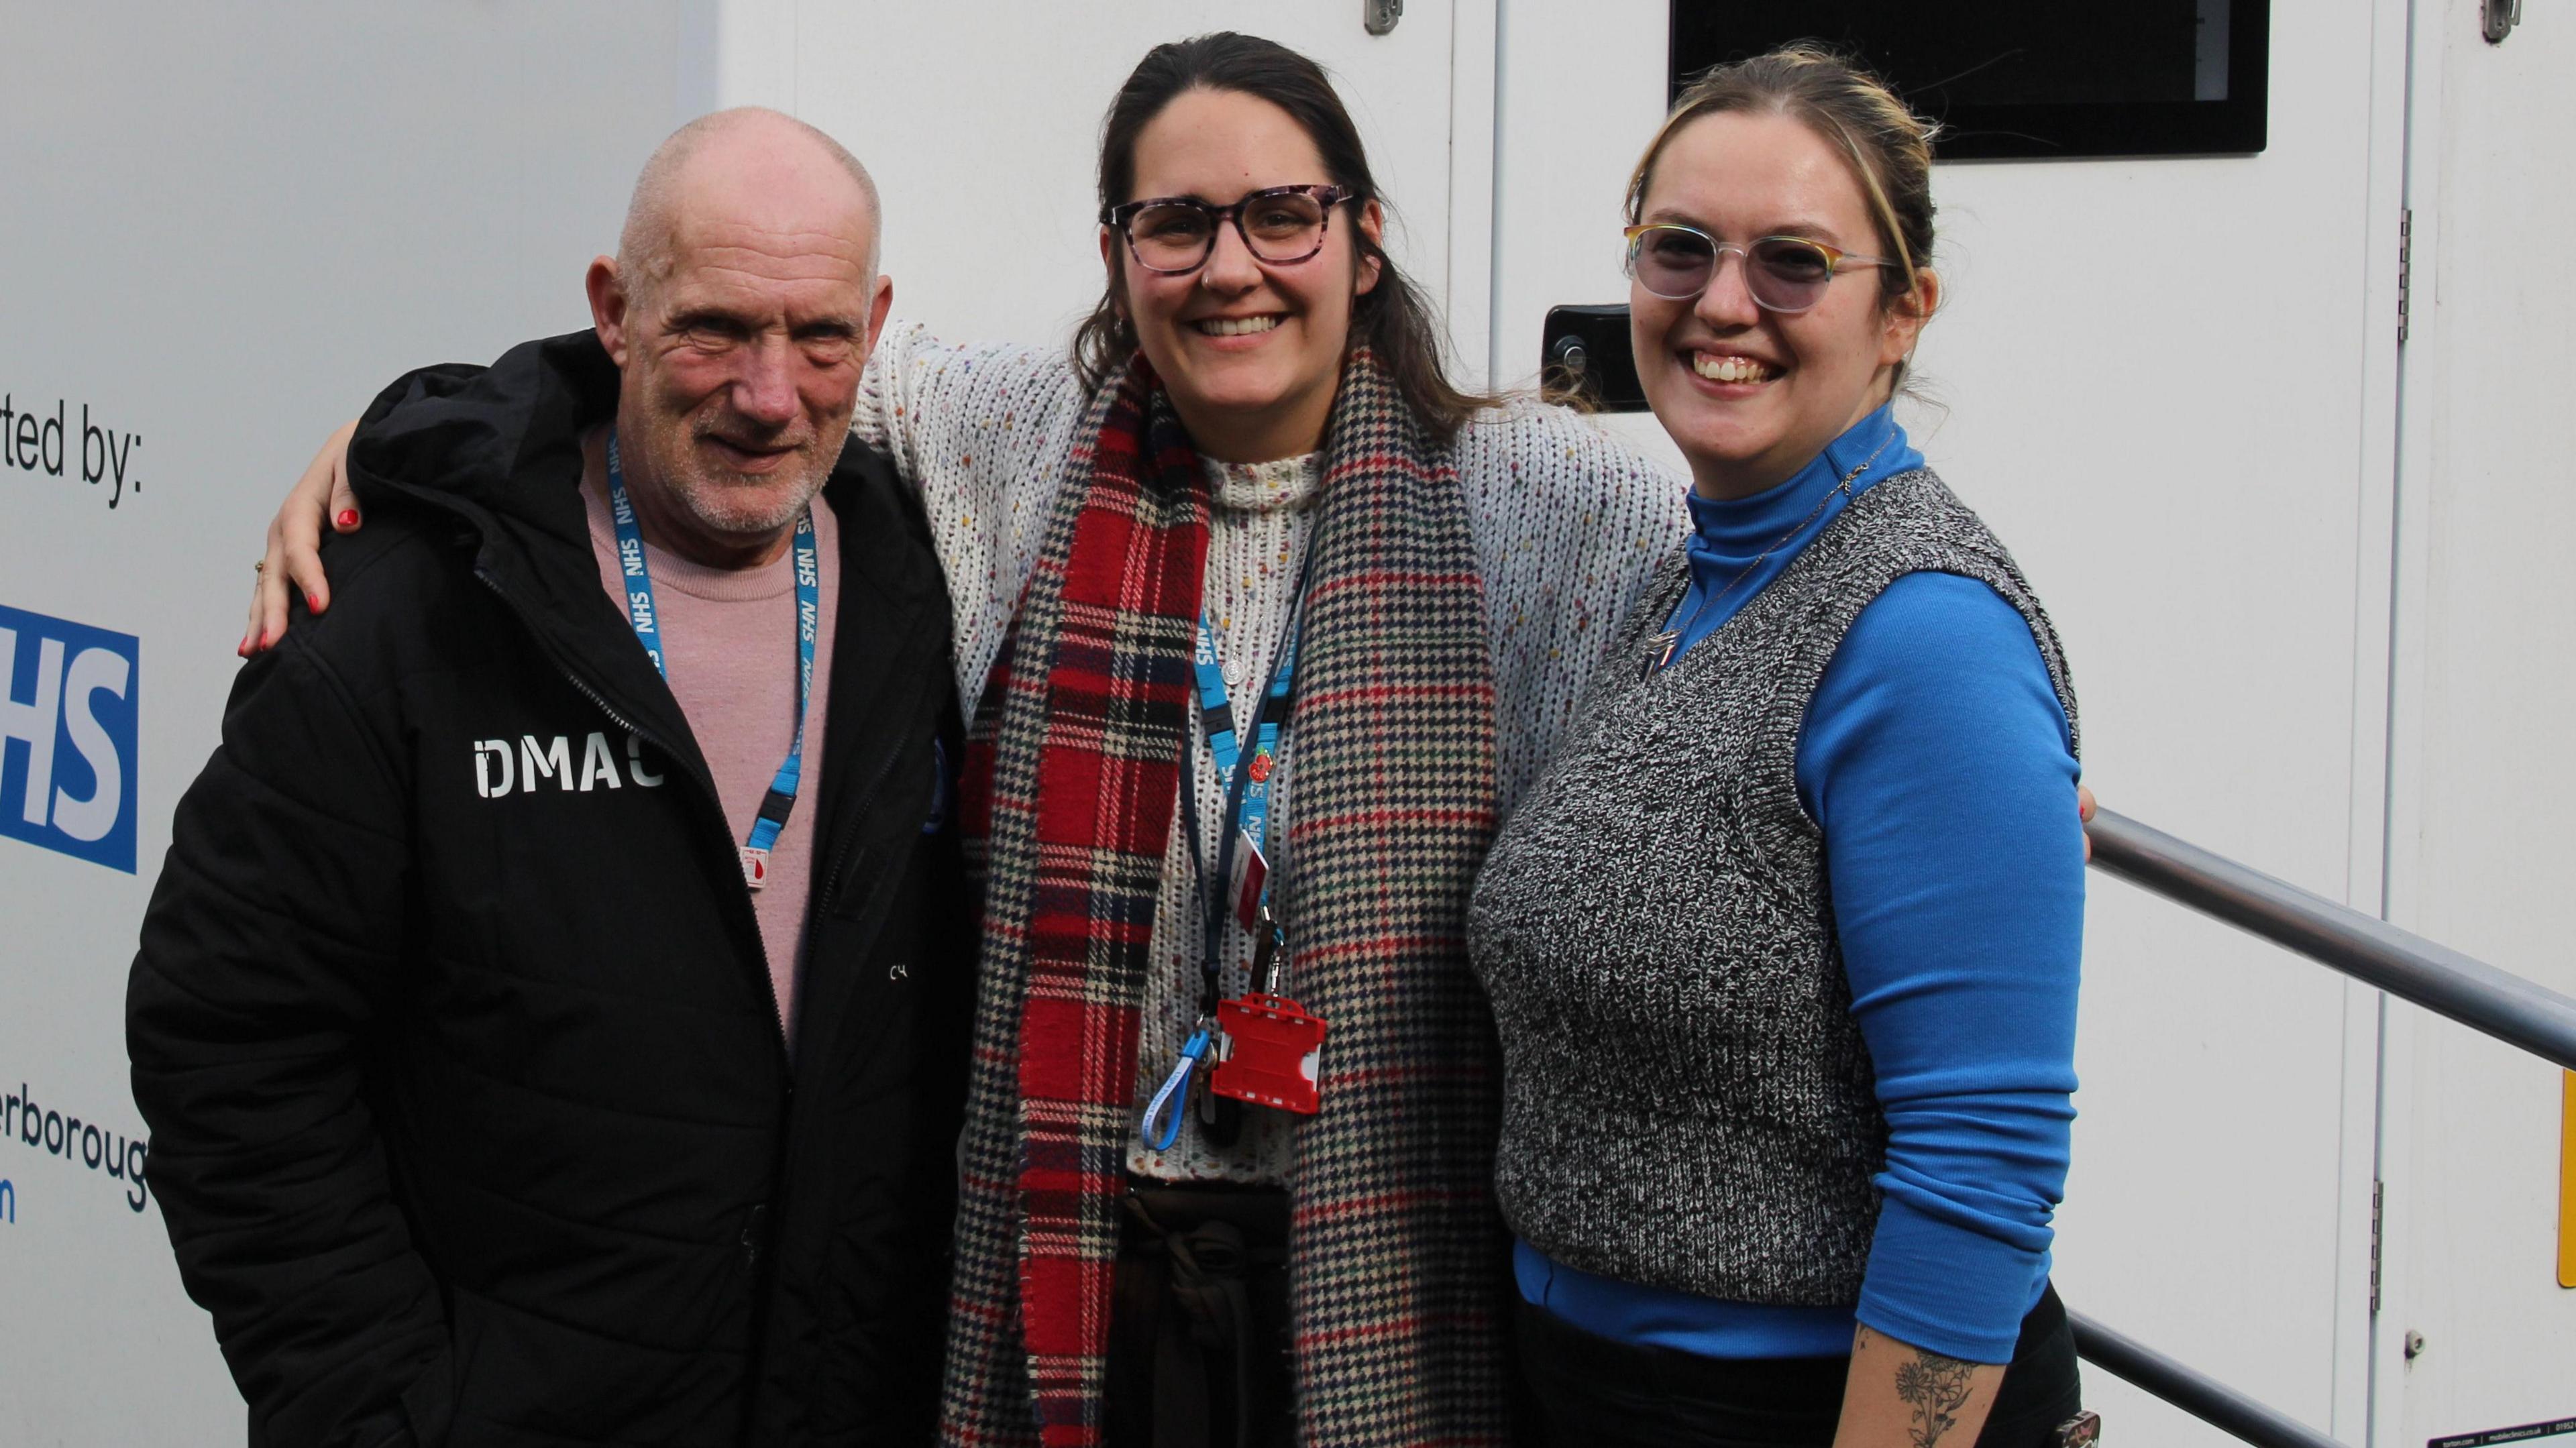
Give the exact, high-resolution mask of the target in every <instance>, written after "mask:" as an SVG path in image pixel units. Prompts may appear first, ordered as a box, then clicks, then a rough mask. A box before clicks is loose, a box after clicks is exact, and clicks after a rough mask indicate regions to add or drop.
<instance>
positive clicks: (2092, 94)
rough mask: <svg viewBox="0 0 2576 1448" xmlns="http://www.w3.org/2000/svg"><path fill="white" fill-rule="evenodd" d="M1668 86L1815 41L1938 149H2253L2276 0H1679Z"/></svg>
mask: <svg viewBox="0 0 2576 1448" xmlns="http://www.w3.org/2000/svg"><path fill="white" fill-rule="evenodd" d="M1672 5H1673V33H1672V86H1673V93H1674V94H1675V95H1679V94H1680V93H1681V89H1682V87H1683V86H1685V85H1687V84H1688V83H1689V82H1690V81H1691V80H1692V79H1694V78H1695V77H1697V76H1698V75H1699V74H1700V73H1701V72H1702V71H1705V70H1707V69H1708V68H1709V67H1710V66H1712V65H1717V64H1721V63H1723V62H1726V61H1730V60H1741V59H1743V58H1745V57H1746V56H1750V55H1758V54H1760V53H1762V52H1763V51H1766V50H1769V49H1771V48H1772V47H1774V46H1777V45H1782V44H1785V43H1787V42H1789V41H1792V40H1801V39H1814V40H1821V41H1824V42H1826V43H1828V44H1831V45H1834V46H1837V47H1839V48H1842V49H1844V50H1846V51H1849V52H1853V53H1856V54H1858V55H1859V56H1860V57H1861V59H1863V60H1864V61H1866V62H1867V63H1868V64H1869V65H1870V67H1871V68H1872V69H1874V70H1876V71H1878V72H1879V73H1880V74H1881V75H1884V76H1886V77H1887V79H1888V80H1889V81H1890V82H1891V83H1893V84H1894V85H1895V86H1896V88H1897V89H1898V90H1900V91H1902V92H1904V94H1905V97H1906V99H1907V100H1908V101H1910V102H1911V103H1912V104H1913V106H1914V108H1915V109H1916V110H1917V111H1920V112H1922V113H1923V114H1925V115H1927V116H1930V117H1932V118H1934V119H1935V120H1938V121H1940V122H1942V124H1943V125H1944V126H1945V127H1946V129H1945V130H1944V132H1943V135H1942V139H1941V143H1940V148H1939V152H1938V154H1939V155H1940V156H1941V157H1942V159H1944V160H1975V159H1984V158H2002V157H2042V156H2208V155H2240V154H2244V153H2247V152H2253V151H2260V150H2262V149H2263V144H2264V83H2265V78H2266V73H2267V71H2268V69H2269V61H2270V52H2271V29H2272V7H2271V4H2270V0H1966V3H1955V4H1937V5H1927V4H1924V3H1922V0H1759V3H1757V0H1672Z"/></svg>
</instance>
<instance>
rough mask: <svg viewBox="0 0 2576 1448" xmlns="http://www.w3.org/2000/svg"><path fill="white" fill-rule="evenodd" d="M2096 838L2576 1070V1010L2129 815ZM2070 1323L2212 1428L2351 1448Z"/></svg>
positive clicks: (2111, 853)
mask: <svg viewBox="0 0 2576 1448" xmlns="http://www.w3.org/2000/svg"><path fill="white" fill-rule="evenodd" d="M2085 833H2086V835H2087V836H2088V837H2090V838H2091V840H2092V842H2093V863H2094V865H2095V866H2096V867H2098V868H2100V869H2102V870H2105V871H2107V872H2109V873H2111V874H2114V875H2118V876H2120V877H2121V878H2122V879H2125V880H2128V881H2129V882H2131V883H2132V884H2136V885H2139V886H2141V887H2143V888H2145V889H2147V890H2150V891H2152V892H2154V893H2155V894H2158V895H2162V896H2164V897H2165V898H2166V899H2168V900H2172V901H2174V902H2176V903H2178V904H2181V905H2185V906H2188V907H2190V908H2191V909H2193V910H2197V911H2199V912H2200V913H2201V914H2203V915H2208V916H2211V917H2213V918H2215V919H2219V920H2224V921H2226V922H2227V923H2228V924H2230V925H2233V926H2236V927H2237V928H2238V929H2240V930H2246V931H2250V932H2252V933H2253V934H2255V935H2259V936H2261V937H2263V938H2264V939H2265V940H2269V941H2271V942H2272V943H2274V944H2275V945H2281V946H2286V947H2288V948H2289V949H2291V950H2295V951H2297V952H2299V953H2300V954H2301V955H2304V956H2306V957H2308V958H2309V959H2311V960H2314V961H2317V962H2319V963H2321V964H2324V965H2328V966H2332V967H2333V968H2334V969H2336V970H2339V971H2341V972H2343V973H2344V974H2346V975H2348V976H2351V977H2352V978H2353V979H2355V980H2358V981H2360V982H2362V983H2363V984H2365V985H2370V986H2375V987H2377V988H2378V989H2380V990H2384V991H2386V992H2388V993H2389V994H2390V995H2393V996H2396V997H2398V998H2400V999H2402V1000H2408V1001H2412V1002H2414V1003H2415V1004H2416V1005H2419V1006H2422V1007H2423V1008H2424V1009H2426V1010H2428V1011H2432V1012H2434V1013H2435V1014H2437V1015H2443V1016H2448V1017H2450V1018H2451V1019H2452V1020H2455V1021H2458V1022H2459V1023H2460V1024H2462V1025H2464V1026H2467V1027H2469V1028H2470V1029H2471V1030H2474V1031H2479V1032H2482V1033H2483V1034H2486V1035H2489V1036H2492V1037H2494V1038H2495V1039H2497V1040H2499V1041H2503V1042H2505V1043H2506V1044H2508V1045H2513V1046H2519V1047H2521V1048H2522V1049H2523V1050H2526V1051H2529V1052H2530V1053H2532V1054H2533V1055H2535V1056H2539V1057H2542V1058H2544V1059H2546V1060H2550V1061H2555V1062H2557V1063H2558V1064H2559V1065H2561V1066H2564V1067H2566V1068H2567V1069H2568V1070H2570V1071H2576V1000H2570V999H2569V998H2568V997H2566V996H2563V995H2560V994H2559V993H2558V992H2556V991H2554V990H2551V989H2549V988H2548V987H2547V986H2544V985H2541V984H2539V983H2537V982H2535V981H2528V980H2525V979H2523V978H2522V977H2521V976H2518V975H2514V974H2512V973H2511V972H2509V971H2502V970H2498V969H2496V968H2495V967H2494V966H2492V965H2489V964H2487V963H2486V962H2485V961H2482V960H2477V959H2473V958H2472V957H2469V956H2466V955H2462V954H2461V953H2459V952H2458V951H2456V950H2453V949H2451V948H2449V947H2448V946H2443V945H2436V944H2434V943H2433V942H2432V941H2429V940H2426V939H2425V938H2424V937H2422V936H2420V935H2416V934H2413V933H2412V932H2409V931H2405V930H2400V929H2398V928H2397V927H2396V926H2394V925H2391V924H2389V923H2388V922H2387V921H2385V920H2382V919H2379V918H2378V917H2377V916H2373V915H2365V914H2363V913H2361V912H2360V911H2358V910H2355V909H2353V908H2352V907H2350V906H2348V905H2343V904H2340V903H2337V902H2336V901H2333V900H2329V899H2327V898H2326V897H2324V896H2322V895H2318V894H2314V893H2312V892H2310V891H2306V890H2302V889H2300V888H2299V887H2298V886H2296V885H2293V884H2291V883H2290V882H2288V881H2287V880H2281V879H2276V878H2275V877H2273V876H2270V875H2266V874H2264V873H2263V872H2262V871H2260V870H2255V869H2249V868H2247V867H2246V866H2243V865H2240V864H2238V863H2236V862H2235V861H2234V860H2231V859H2228V858H2227V857H2225V856H2224V855H2216V854H2212V853H2210V852H2209V851H2207V850H2204V849H2202V848H2201V847H2200V846H2198V845H2195V844H2191V843H2188V842H2186V841H2183V840H2179V839H2176V838H2174V837H2173V836H2172V835H2169V834H2166V833H2165V832H2164V831H2162V830H2159V829H2155V828H2153V827H2151V826H2148V825H2142V824H2140V823H2138V822H2137V821H2136V820H2133V819H2130V818H2129V817H2127V816H2126V815H2121V814H2115V813H2113V812H2112V811H2110V810H2097V811H2095V813H2094V816H2093V822H2092V823H2091V824H2090V825H2089V826H2087V827H2086V830H2085ZM2066 1316H2067V1322H2068V1325H2069V1326H2070V1327H2071V1328H2072V1329H2073V1331H2074V1334H2075V1351H2076V1352H2077V1353H2078V1354H2079V1355H2080V1356H2082V1357H2083V1359H2084V1360H2085V1361H2086V1362H2089V1363H2092V1364H2093V1365H2094V1366H2096V1367H2099V1368H2101V1369H2103V1370H2104V1371H2106V1372H2108V1373H2110V1374H2112V1375H2113V1376H2115V1377H2120V1378H2125V1379H2127V1380H2128V1381H2129V1382H2131V1383H2133V1384H2135V1385H2136V1386H2138V1387H2140V1388H2142V1389H2144V1390H2146V1391H2147V1392H2149V1393H2152V1394H2154V1395H2155V1396H2157V1397H2159V1398H2162V1399H2164V1400H2165V1401H2166V1402H2168V1403H2171V1404H2173V1405H2174V1406H2175V1407H2177V1408H2180V1409H2182V1410H2183V1411H2184V1412H2186V1413H2189V1414H2191V1415H2192V1416H2193V1417H2196V1418H2198V1419H2200V1420H2201V1421H2202V1422H2204V1423H2208V1424H2211V1425H2213V1426H2215V1427H2218V1428H2221V1429H2224V1430H2225V1431H2227V1432H2229V1433H2233V1434H2235V1435H2236V1436H2237V1437H2238V1438H2240V1439H2243V1440H2244V1441H2245V1442H2248V1443H2253V1444H2256V1445H2258V1448H2342V1445H2341V1444H2340V1443H2338V1442H2337V1441H2336V1440H2335V1439H2332V1438H2329V1437H2327V1436H2325V1435H2324V1434H2322V1433H2319V1432H2318V1431H2316V1430H2315V1429H2313V1428H2310V1427H2308V1426H2307V1425H2306V1424H2304V1423H2301V1422H2299V1421H2298V1420H2296V1419H2294V1418H2291V1417H2289V1416H2287V1415H2285V1414H2283V1413H2281V1412H2280V1411H2279V1410H2277V1409H2274V1408H2271V1407H2268V1406H2266V1405H2264V1404H2262V1403H2259V1402H2256V1401H2255V1400H2254V1399H2252V1398H2249V1397H2247V1396H2245V1395H2244V1394H2243V1393H2240V1392H2238V1391H2236V1390H2235V1389H2234V1388H2231V1387H2228V1386H2227V1385H2226V1384H2224V1383H2221V1382H2219V1381H2218V1380H2217V1379H2215V1378H2212V1377H2209V1376H2207V1375H2206V1374H2203V1373H2201V1372H2199V1371H2197V1370H2195V1369H2193V1368H2190V1367H2186V1366H2184V1365H2183V1364H2182V1363H2179V1362H2176V1361H2175V1360H2174V1359H2172V1358H2169V1357H2166V1356H2165V1355H2164V1354H2162V1353H2159V1352H2157V1351H2156V1350H2155V1349H2153V1348H2150V1347H2148V1346H2146V1345H2145V1344H2143V1343H2140V1342H2138V1341H2136V1340H2135V1339H2133V1338H2128V1337H2123V1336H2121V1335H2120V1334H2119V1333H2117V1332H2114V1331H2112V1330H2111V1329H2110V1328H2107V1327H2104V1326H2103V1325H2102V1324H2100V1323H2098V1322H2095V1321H2094V1320H2093V1319H2091V1318H2089V1317H2086V1316H2084V1315H2083V1314H2081V1313H2076V1312H2069V1313H2068V1314H2067V1315H2066Z"/></svg>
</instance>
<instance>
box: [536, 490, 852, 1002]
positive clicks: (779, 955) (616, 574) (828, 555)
mask: <svg viewBox="0 0 2576 1448" xmlns="http://www.w3.org/2000/svg"><path fill="white" fill-rule="evenodd" d="M585 451H586V452H587V453H588V454H589V457H590V465H589V466H588V467H587V468H585V469H584V471H583V475H582V488H581V492H582V501H583V502H584V503H586V504H587V505H588V506H589V509H590V548H591V552H592V553H593V554H594V555H595V556H596V557H597V558H598V559H599V581H600V586H601V587H603V588H605V589H607V590H608V593H609V596H610V597H612V598H614V599H616V600H617V601H618V612H620V613H624V612H625V611H626V605H625V599H626V585H625V574H624V571H623V570H622V569H620V568H619V566H618V562H617V529H616V525H615V524H613V523H611V522H610V521H609V516H608V470H607V465H606V462H605V460H604V454H603V452H602V450H601V448H600V447H597V446H594V447H590V448H587V449H585ZM814 541H815V544H816V546H817V548H818V549H819V551H820V552H821V554H822V564H823V600H822V601H823V623H822V627H821V628H820V629H819V630H817V631H816V634H815V639H814V699H813V702H812V704H811V705H810V706H809V712H808V714H807V716H806V720H805V787H804V788H803V789H802V790H801V791H800V792H799V793H798V795H797V799H796V809H795V812H794V813H792V814H790V815H789V816H788V817H787V828H786V829H784V830H782V831H780V832H779V836H778V844H777V847H776V848H775V849H773V850H772V851H771V852H770V856H769V883H768V885H767V886H766V887H764V888H762V889H759V890H756V891H753V892H752V896H751V905H752V911H753V913H754V914H755V915H757V916H758V917H759V919H760V941H761V945H762V946H763V947H764V948H765V949H766V950H767V951H768V953H769V982H770V984H771V985H772V986H774V987H776V988H777V991H778V1024H779V1028H780V1029H781V1030H782V1031H784V1032H786V1035H787V1040H788V1043H789V1045H790V1046H793V1045H794V1044H795V1040H796V978H797V973H798V971H799V970H800V969H802V967H803V965H804V961H803V959H802V958H801V956H802V947H803V943H804V940H805V909H806V905H807V903H808V901H809V897H810V893H811V890H810V887H811V884H812V881H813V871H814V817H815V816H816V815H817V814H819V813H821V811H820V809H819V808H817V806H816V799H817V797H818V794H819V790H818V788H817V786H818V785H819V784H820V782H821V779H822V769H823V726H824V722H825V720H824V715H825V712H826V709H825V706H826V703H827V702H828V699H827V696H828V693H829V691H828V690H827V689H826V688H825V687H824V682H825V681H826V680H828V679H830V678H831V677H832V624H833V615H834V612H835V610H836V606H837V604H838V602H839V599H840V592H841V535H840V526H839V524H838V522H837V521H836V520H835V519H834V518H833V517H832V509H831V507H830V505H829V504H827V503H825V502H824V501H823V500H822V498H821V497H819V496H818V497H816V498H815V499H814ZM644 557H645V562H646V564H647V566H649V567H650V568H651V569H652V572H653V596H654V603H655V604H656V605H657V606H658V608H659V609H660V612H661V624H662V657H663V661H664V663H665V664H666V665H667V666H668V668H669V671H670V685H671V693H672V695H673V696H674V697H676V698H677V699H678V700H679V701H680V712H681V713H682V714H684V715H686V716H687V717H688V720H689V732H690V733H691V734H693V735H695V736H697V741H698V748H699V750H700V751H701V752H703V753H704V754H705V755H706V757H707V767H708V768H709V769H710V770H713V771H714V772H715V780H716V798H717V799H719V800H721V801H722V802H723V804H724V813H725V822H726V823H727V824H728V825H729V826H730V827H731V828H732V830H733V840H734V843H735V844H737V845H739V844H741V843H742V842H743V840H744V839H745V838H746V837H748V836H749V835H750V834H751V824H752V820H753V818H754V817H755V816H757V815H758V814H759V812H760V801H761V798H762V797H763V796H764V795H766V794H768V792H769V784H770V781H771V780H772V779H773V778H775V777H776V776H777V774H778V766H779V764H780V762H781V761H783V760H785V759H786V758H787V747H788V745H789V744H790V743H791V742H793V740H794V739H795V735H796V564H795V557H794V554H793V553H792V552H782V553H780V554H779V556H778V558H777V559H776V561H774V562H771V563H768V564H765V565H763V566H761V567H759V568H748V569H741V570H734V569H725V568H709V567H707V566H706V565H705V564H702V563H692V562H690V561H689V560H688V559H685V558H682V557H679V556H677V555H675V554H671V553H666V552H664V551H663V550H661V549H659V548H656V547H654V546H653V545H652V544H650V543H647V544H645V545H644ZM639 647H640V645H639Z"/></svg>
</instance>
